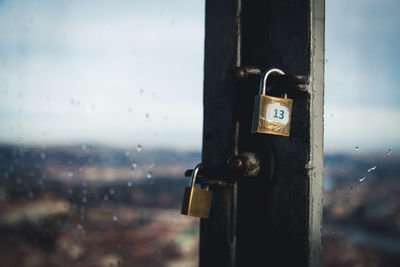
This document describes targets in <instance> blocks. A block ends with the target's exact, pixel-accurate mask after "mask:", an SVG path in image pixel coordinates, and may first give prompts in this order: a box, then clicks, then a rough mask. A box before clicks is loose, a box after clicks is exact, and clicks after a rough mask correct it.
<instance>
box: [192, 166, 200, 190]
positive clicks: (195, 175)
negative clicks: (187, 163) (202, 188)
mask: <svg viewBox="0 0 400 267" xmlns="http://www.w3.org/2000/svg"><path fill="white" fill-rule="evenodd" d="M200 168H201V163H199V164H197V165H196V167H194V169H193V172H192V178H191V182H190V187H194V185H195V183H196V177H197V174H198V173H199V170H200Z"/></svg>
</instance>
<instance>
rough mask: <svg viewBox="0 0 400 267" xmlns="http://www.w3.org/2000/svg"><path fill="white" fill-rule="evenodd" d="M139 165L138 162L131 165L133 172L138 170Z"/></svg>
mask: <svg viewBox="0 0 400 267" xmlns="http://www.w3.org/2000/svg"><path fill="white" fill-rule="evenodd" d="M137 166H138V164H137V162H136V161H134V162H132V164H131V171H133V170H135V169H136V168H137Z"/></svg>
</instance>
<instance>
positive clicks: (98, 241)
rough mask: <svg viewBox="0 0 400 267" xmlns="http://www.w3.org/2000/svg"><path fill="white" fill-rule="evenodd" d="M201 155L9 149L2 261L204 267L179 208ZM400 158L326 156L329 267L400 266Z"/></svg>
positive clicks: (4, 151) (193, 223)
mask: <svg viewBox="0 0 400 267" xmlns="http://www.w3.org/2000/svg"><path fill="white" fill-rule="evenodd" d="M200 158H201V157H200V152H187V151H172V150H167V149H165V150H162V149H159V150H147V149H144V148H142V147H141V146H138V147H135V148H132V149H130V150H122V149H116V148H110V147H102V146H92V145H86V144H83V145H80V146H66V147H27V146H18V147H16V146H9V145H3V146H1V147H0V212H1V213H0V257H1V266H17V267H19V266H21V267H25V266H26V267H31V266H32V267H33V266H85V267H86V266H90V267H91V266H93V267H97V266H99V267H100V266H143V267H151V266H154V267H156V266H157V267H164V266H165V267H179V266H181V267H191V266H197V265H198V239H199V237H198V231H199V229H198V225H199V220H198V219H195V218H190V217H187V216H181V215H180V214H179V209H180V205H181V200H182V194H183V190H184V187H185V186H186V185H187V183H188V180H187V178H184V177H183V172H184V170H185V169H187V168H190V167H193V166H194V165H195V164H196V163H198V162H199V161H200ZM399 163H400V157H399V156H398V155H397V154H396V153H392V151H391V150H388V151H386V153H381V154H379V153H376V154H363V153H361V151H359V150H358V149H357V150H356V151H355V152H354V153H353V154H351V155H349V154H346V155H345V154H334V155H326V157H325V185H324V186H325V196H324V229H323V243H324V266H325V267H336V266H347V267H356V266H357V267H358V266H360V267H361V266H363V267H378V266H385V267H390V266H400V180H399V177H398V176H399V174H400V164H399Z"/></svg>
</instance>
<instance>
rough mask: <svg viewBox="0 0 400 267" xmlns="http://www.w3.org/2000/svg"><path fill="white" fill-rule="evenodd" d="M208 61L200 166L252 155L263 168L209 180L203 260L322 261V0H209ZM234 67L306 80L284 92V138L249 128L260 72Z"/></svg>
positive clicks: (213, 263) (275, 263) (299, 263)
mask: <svg viewBox="0 0 400 267" xmlns="http://www.w3.org/2000/svg"><path fill="white" fill-rule="evenodd" d="M204 64H205V65H204V136H203V163H204V164H205V165H207V166H208V167H217V166H221V165H223V164H225V162H226V161H227V159H228V158H229V157H230V156H232V155H234V154H236V153H242V152H254V153H255V154H256V155H257V156H258V157H259V158H260V160H261V172H260V174H259V175H258V177H255V178H249V177H247V178H246V177H242V178H240V179H239V180H238V182H237V183H234V184H233V185H230V186H227V185H226V184H219V185H218V184H215V185H213V186H212V188H211V189H212V190H213V191H214V200H213V207H212V211H211V216H210V219H208V220H202V221H201V240H200V242H201V243H200V266H207V267H209V266H259V265H260V263H261V264H262V265H263V266H313V267H314V266H321V264H322V263H321V262H322V260H321V257H322V255H321V253H322V250H321V212H322V175H323V174H322V172H323V69H324V1H323V0H301V1H300V0H269V1H250V0H223V1H207V2H206V39H205V63H204ZM235 66H236V67H237V66H255V67H258V68H259V69H261V70H266V69H269V68H273V67H277V68H280V69H282V70H284V71H285V72H286V73H292V74H301V75H307V76H309V77H310V85H309V87H308V90H307V92H306V93H305V92H300V91H299V92H292V93H291V94H290V95H289V97H290V98H293V99H294V105H293V113H292V114H293V115H292V123H291V135H290V137H282V136H272V135H262V134H251V133H250V129H251V119H252V110H253V100H254V96H255V95H256V94H257V92H258V89H259V88H258V84H259V79H260V76H257V75H251V76H250V77H249V78H248V79H246V80H244V81H241V82H237V81H235V79H234V77H233V75H232V74H233V69H234V67H235ZM213 178H214V179H218V177H213ZM260 244H261V245H260Z"/></svg>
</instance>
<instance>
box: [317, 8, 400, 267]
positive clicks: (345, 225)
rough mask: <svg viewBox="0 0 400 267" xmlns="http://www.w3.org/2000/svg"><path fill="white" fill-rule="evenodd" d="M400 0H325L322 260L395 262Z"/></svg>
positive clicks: (399, 242)
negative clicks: (399, 11)
mask: <svg viewBox="0 0 400 267" xmlns="http://www.w3.org/2000/svg"><path fill="white" fill-rule="evenodd" d="M399 9H400V2H399V1H391V0H386V1H362V0H356V1H344V0H340V1H337V0H327V1H326V62H325V63H326V64H325V67H326V73H325V83H326V87H325V177H324V187H325V188H324V189H325V193H324V231H323V242H324V266H325V267H331V266H332V267H333V266H347V267H353V266H354V267H355V266H368V267H372V266H385V267H387V266H400V256H399V255H400V204H399V203H400V191H399V188H400V180H399V175H400V155H399V148H400V146H399V145H400V142H399V141H400V91H399V90H398V87H399V82H400V76H399V75H398V73H397V72H398V70H399V68H400V53H399V49H398V47H399V46H400V27H399V23H400V20H399V17H398V10H399Z"/></svg>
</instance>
